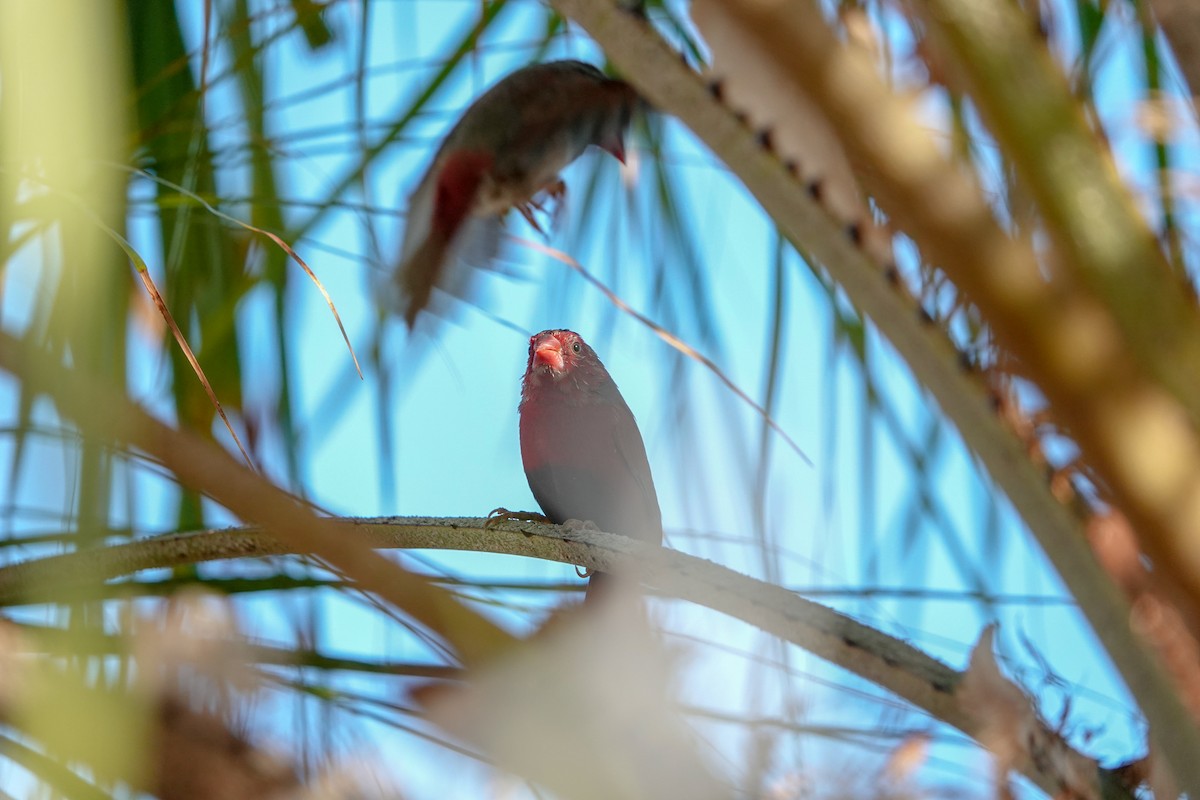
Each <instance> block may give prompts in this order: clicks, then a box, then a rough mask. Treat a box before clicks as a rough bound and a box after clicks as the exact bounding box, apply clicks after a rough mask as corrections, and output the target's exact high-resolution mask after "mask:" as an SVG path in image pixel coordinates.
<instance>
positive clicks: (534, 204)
mask: <svg viewBox="0 0 1200 800" xmlns="http://www.w3.org/2000/svg"><path fill="white" fill-rule="evenodd" d="M538 194H539V195H541V194H544V195H545V198H544V199H541V200H539V199H537V198H536V197H533V198H530V199H529V200H527V201H525V202H524V203H520V204H519V205H517V211H519V212H520V213H521V216H522V217H524V218H525V221H526V222H528V223H529V226H530V227H531V228H533V229H534V230H535V231H537V232H538V233H539V234H541V236H542V237H543V238H548V237H547V235H546V231H545V229H544V228H542V224H541V223H540V222H538V221H537V218H536V217H535V216H534V215H533V213H534V212H535V211H537V212H539V213H543V214H545V213H547V212H546V206H547V204H548V203H550V202H551V201H553V203H554V211H553V212H550V224H551V226H552V227H553V226H557V225H558V218H559V212H560V211H561V210H562V199H563V198H564V197H566V195H567V185H566V184H565V183H563V181H562V178H555V179H554V180H553V181H551V182H550V183H548V184H546V185H545V186H543V187H542V188H541V190H540V191H539V193H538Z"/></svg>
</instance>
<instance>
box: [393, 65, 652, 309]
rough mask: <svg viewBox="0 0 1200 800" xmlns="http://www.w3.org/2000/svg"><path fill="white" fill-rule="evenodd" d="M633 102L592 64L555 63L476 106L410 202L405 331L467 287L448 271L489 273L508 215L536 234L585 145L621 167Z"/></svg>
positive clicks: (401, 277) (523, 75) (521, 76)
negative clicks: (537, 214) (544, 200)
mask: <svg viewBox="0 0 1200 800" xmlns="http://www.w3.org/2000/svg"><path fill="white" fill-rule="evenodd" d="M636 100H637V95H636V93H635V92H634V90H633V89H632V87H630V86H629V84H627V83H625V82H623V81H619V80H616V79H613V78H608V77H605V75H604V74H603V73H601V72H600V70H598V69H596V68H595V67H593V66H592V65H590V64H585V63H583V62H582V61H551V62H549V63H546V64H534V65H532V66H529V67H525V68H523V69H519V70H517V71H516V72H514V73H512V74H511V75H509V76H508V77H506V78H504V79H503V80H501V81H500V82H499V83H497V84H496V85H495V86H493V87H492V88H491V89H489V90H488V91H487V92H486V93H484V94H483V95H482V96H481V97H480V98H479V99H477V100H476V101H475V102H474V103H472V104H471V106H470V107H469V108H467V110H466V112H465V113H464V114H463V116H462V118H461V119H460V120H459V121H458V123H457V124H455V126H454V127H453V128H452V129H451V130H450V133H449V134H448V135H447V136H446V139H445V141H444V142H442V146H441V147H440V148H439V149H438V152H437V155H436V156H434V159H433V163H432V164H431V165H430V167H429V169H428V171H426V173H425V175H424V177H423V178H422V179H421V182H420V184H418V186H417V189H416V191H415V192H413V194H412V196H411V197H410V198H409V204H408V220H407V223H406V227H405V231H404V244H403V246H402V248H401V263H400V266H399V267H398V269H397V272H396V280H397V281H398V283H399V290H400V293H401V295H402V297H401V300H400V304H401V306H402V313H403V315H404V319H405V321H406V322H407V323H408V327H409V328H412V326H413V322H414V320H415V319H416V316H417V314H418V312H420V311H421V309H423V308H425V306H426V305H427V304H428V302H429V297H430V293H431V292H432V290H433V287H434V286H439V287H440V288H443V289H446V290H447V291H450V292H452V293H455V294H460V293H461V289H462V284H463V283H464V282H465V280H466V278H465V275H464V274H462V268H461V266H460V265H458V264H455V263H454V262H456V261H458V260H466V261H467V262H468V263H470V264H471V265H474V266H486V265H487V263H488V262H489V261H490V260H491V259H492V258H493V257H494V256H495V254H496V252H497V250H498V249H499V238H500V237H499V225H498V223H499V221H500V219H501V218H502V217H503V216H504V214H505V213H506V212H507V211H508V210H509V209H510V208H514V207H515V208H516V209H517V210H518V211H520V212H521V214H522V216H524V217H525V219H527V220H528V221H529V223H530V224H531V225H533V226H534V227H535V228H537V229H538V231H539V232H540V231H541V227H540V226H539V225H538V224H537V222H536V220H535V219H534V217H533V211H534V210H535V209H536V210H541V208H542V206H541V203H540V202H539V200H538V199H537V196H538V195H539V194H542V193H545V194H547V195H549V196H551V197H555V198H558V197H559V196H561V195H562V193H563V192H564V186H563V183H562V181H561V180H560V179H559V177H558V173H559V171H560V170H562V169H563V168H565V167H566V166H567V165H568V164H570V163H571V162H572V161H574V160H575V159H576V158H577V157H578V156H579V155H580V154H581V153H583V151H584V150H585V149H587V147H588V145H596V146H597V147H599V148H601V149H603V150H606V151H608V152H609V153H611V154H612V155H613V156H615V157H616V158H617V159H618V160H619V161H621V163H624V162H625V142H624V134H625V129H626V128H627V127H628V126H629V120H630V117H631V115H632V113H633V108H634V105H635V104H636ZM473 222H486V223H487V224H472V223H473ZM456 272H457V273H459V274H454V273H456Z"/></svg>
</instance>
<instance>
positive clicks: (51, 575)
mask: <svg viewBox="0 0 1200 800" xmlns="http://www.w3.org/2000/svg"><path fill="white" fill-rule="evenodd" d="M326 521H327V522H328V524H329V526H330V528H331V529H332V530H337V531H339V533H340V535H341V536H342V537H343V538H344V539H345V540H353V541H356V542H358V543H360V544H366V545H368V546H370V547H373V548H403V549H437V550H466V551H473V552H488V553H503V554H509V555H519V556H528V557H533V558H540V559H545V560H550V561H557V562H561V563H565V564H579V565H582V566H585V567H589V568H593V569H599V570H602V571H606V572H615V573H621V574H626V575H630V576H632V577H636V578H637V579H638V580H640V581H641V582H642V583H644V584H645V585H647V586H649V587H651V588H652V589H654V590H655V591H656V592H657V593H659V594H661V595H663V596H667V597H674V598H679V599H681V600H686V601H689V602H693V603H696V604H698V605H702V606H705V607H707V608H710V609H712V610H714V611H717V612H720V613H722V614H726V615H728V616H730V617H732V618H734V619H737V620H741V621H743V622H745V623H747V624H749V625H753V626H755V627H757V628H758V629H760V630H762V631H764V632H767V633H770V634H772V635H774V636H777V637H779V638H780V639H782V640H784V641H787V642H790V643H792V644H794V645H796V646H797V647H800V648H803V649H804V650H806V651H808V652H810V653H812V654H813V655H816V656H818V657H820V658H822V659H824V660H826V661H828V662H830V663H832V664H835V665H837V666H839V667H841V668H843V669H845V670H847V671H848V672H850V673H852V674H854V675H857V676H858V677H860V678H863V679H864V680H867V681H870V682H872V683H874V684H876V685H878V686H880V687H881V688H883V689H886V690H887V691H890V692H892V693H893V694H895V695H897V696H899V697H901V698H903V699H904V700H906V701H908V702H909V703H911V704H912V705H914V706H915V707H917V708H919V709H921V710H923V711H925V712H926V713H928V714H929V715H930V716H932V717H934V718H935V719H938V720H940V721H942V722H944V723H946V724H948V725H950V726H952V727H954V728H957V729H958V730H960V731H962V732H963V733H965V734H967V735H968V736H972V737H976V738H977V737H978V736H979V734H980V732H981V731H982V730H983V729H984V727H985V725H986V723H987V720H984V719H978V718H977V717H976V716H975V715H973V714H972V712H971V709H970V708H966V707H964V706H963V705H962V703H960V702H959V699H958V696H957V694H956V690H957V687H958V685H959V683H960V682H961V680H962V673H960V672H958V671H956V670H954V669H951V668H950V667H948V666H946V665H945V664H943V663H941V662H940V661H938V660H936V659H934V658H932V657H931V656H929V655H927V654H926V653H924V652H923V651H921V650H918V649H917V648H915V647H913V646H912V645H910V644H908V643H906V642H903V641H901V640H899V639H896V638H895V637H892V636H889V635H888V634H886V633H883V632H882V631H878V630H876V629H874V628H871V627H870V626H867V625H864V624H862V623H860V622H858V621H856V620H854V619H852V618H850V617H848V616H846V615H844V614H841V613H839V612H837V611H834V610H833V609H830V608H828V607H826V606H823V605H820V604H818V603H814V602H811V601H809V600H806V599H804V598H802V597H800V596H798V595H796V594H794V593H792V592H790V591H788V590H787V589H784V588H782V587H779V586H775V585H773V584H770V583H765V582H763V581H760V580H757V579H755V578H751V577H749V576H747V575H743V574H741V573H738V572H735V571H733V570H731V569H728V568H726V567H723V566H720V565H719V564H714V563H712V562H710V561H706V560H704V559H701V558H697V557H695V556H691V555H688V554H686V553H681V552H678V551H674V550H667V549H664V548H661V547H655V546H652V545H649V544H646V543H644V542H639V541H636V540H634V539H631V538H629V537H625V536H618V535H614V534H609V533H600V532H592V531H583V530H566V529H563V528H560V527H559V526H555V525H543V524H539V523H531V522H521V523H517V522H502V523H498V524H496V525H493V526H492V527H488V528H485V527H484V520H482V519H473V518H462V517H455V518H431V517H378V518H367V519H328V520H326ZM299 554H301V551H298V550H296V549H295V548H294V547H290V546H288V545H286V544H285V543H283V542H282V541H280V540H279V539H276V538H272V537H271V536H268V535H267V534H266V533H264V532H263V530H262V529H261V528H256V527H246V528H226V529H221V530H211V531H200V532H195V533H183V534H171V535H167V536H157V537H153V538H147V539H139V540H136V541H132V542H127V543H122V544H117V545H111V546H108V547H101V548H96V549H93V550H82V551H78V552H73V553H64V554H61V555H55V556H48V557H46V558H41V559H36V560H32V561H27V562H23V563H18V564H11V565H8V566H4V567H0V602H13V601H15V600H17V599H19V598H21V597H22V595H24V594H26V593H31V592H32V593H37V594H38V595H40V596H45V593H46V590H47V587H53V591H54V592H55V593H56V594H59V595H60V596H61V597H65V598H70V597H71V592H72V590H73V589H76V588H82V587H87V586H89V585H94V584H95V583H96V582H98V581H105V580H111V579H114V578H118V577H123V576H129V575H133V574H134V573H137V572H140V571H142V570H147V569H162V568H169V567H176V566H182V565H186V564H197V563H202V562H208V561H217V560H227V559H238V558H246V557H267V556H283V555H299ZM1042 725H1043V728H1044V729H1045V732H1046V734H1047V737H1051V738H1053V737H1055V736H1056V734H1055V732H1054V731H1053V729H1051V728H1049V727H1048V726H1045V723H1042ZM1071 753H1072V754H1071V758H1072V759H1075V766H1076V771H1081V770H1082V771H1083V772H1085V773H1089V774H1095V775H1096V780H1097V785H1098V787H1100V789H1101V790H1102V791H1103V794H1104V796H1106V797H1122V796H1127V795H1128V792H1126V791H1125V790H1124V789H1123V788H1122V787H1121V784H1120V783H1119V781H1117V780H1116V779H1115V777H1114V776H1113V775H1112V774H1111V772H1109V771H1108V770H1102V769H1100V768H1099V767H1098V766H1097V764H1096V762H1095V761H1094V760H1092V759H1090V758H1088V757H1087V756H1084V755H1083V754H1081V753H1078V752H1076V751H1071ZM1035 761H1036V759H1035ZM1026 774H1027V775H1028V777H1029V778H1030V779H1031V780H1033V781H1034V782H1035V783H1036V784H1037V785H1038V786H1040V787H1041V788H1042V789H1043V790H1045V791H1046V792H1048V793H1050V794H1055V793H1057V792H1058V791H1059V789H1060V788H1062V786H1063V784H1062V781H1061V778H1060V776H1058V775H1056V774H1054V773H1053V772H1050V771H1042V770H1041V769H1040V768H1039V767H1038V766H1037V765H1036V764H1033V765H1027V766H1026Z"/></svg>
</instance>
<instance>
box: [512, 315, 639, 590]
mask: <svg viewBox="0 0 1200 800" xmlns="http://www.w3.org/2000/svg"><path fill="white" fill-rule="evenodd" d="M519 411H520V417H521V420H520V429H521V461H522V463H523V465H524V467H525V477H526V478H527V479H528V480H529V488H530V489H532V490H533V496H534V498H535V499H536V500H537V502H538V505H539V506H541V508H542V511H543V512H545V514H546V516H547V517H549V519H550V521H551V522H554V523H556V524H560V525H561V524H562V523H564V522H567V521H568V520H579V521H583V522H593V523H595V525H596V527H598V528H599V529H600V530H602V531H606V532H609V533H620V534H625V535H626V536H633V537H635V538H638V539H642V540H645V541H648V542H654V543H656V544H657V543H660V542H662V535H663V530H662V512H661V511H660V510H659V507H658V495H657V494H656V493H655V491H654V479H653V478H652V477H651V475H650V463H649V461H647V459H646V446H645V445H644V444H643V443H642V435H641V433H640V432H639V431H638V426H637V422H636V421H635V420H634V418H633V412H631V411H630V410H629V406H627V405H626V404H625V400H624V398H622V397H621V392H620V391H619V390H618V389H617V384H616V383H615V382H614V381H613V379H612V376H611V375H609V374H608V370H606V369H605V368H604V365H603V364H601V363H600V359H599V358H598V357H597V356H596V353H595V351H594V350H592V348H591V347H589V346H588V344H587V343H586V342H585V341H583V339H581V338H580V337H579V334H577V333H575V332H573V331H567V330H550V331H542V332H541V333H538V334H535V335H533V336H531V337H530V339H529V363H528V365H527V366H526V368H525V378H524V380H523V381H522V384H521V404H520V406H519ZM607 577H608V576H605V575H603V574H601V573H595V574H593V575H592V579H591V583H590V584H589V585H588V592H587V597H588V598H589V599H590V598H593V597H594V596H595V595H596V593H597V591H598V590H599V589H600V586H601V585H602V584H603V582H604V581H605V579H606V578H607Z"/></svg>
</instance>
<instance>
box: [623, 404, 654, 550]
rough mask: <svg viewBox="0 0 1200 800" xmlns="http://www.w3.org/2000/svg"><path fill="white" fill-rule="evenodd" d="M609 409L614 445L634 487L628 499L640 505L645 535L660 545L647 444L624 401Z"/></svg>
mask: <svg viewBox="0 0 1200 800" xmlns="http://www.w3.org/2000/svg"><path fill="white" fill-rule="evenodd" d="M612 408H613V414H614V415H615V416H616V417H617V419H615V420H614V422H613V425H612V426H611V427H612V432H613V446H614V447H615V448H616V450H617V455H618V457H619V458H620V459H621V461H622V462H623V463H624V464H625V467H626V469H627V470H628V474H629V475H630V477H631V478H632V479H633V484H634V486H635V487H636V488H637V496H636V497H632V498H629V499H630V501H631V502H634V501H636V502H639V503H640V505H641V513H640V514H638V515H637V516H638V518H639V519H641V520H644V521H645V523H646V525H645V527H644V528H643V530H645V533H646V535H647V536H648V537H650V538H652V539H657V541H658V542H661V541H662V509H661V508H659V505H658V493H657V492H656V491H655V490H654V478H653V476H652V475H651V473H650V460H649V459H648V458H647V457H646V445H645V443H644V442H643V441H642V435H641V433H640V432H639V431H638V427H637V421H636V420H635V419H634V416H633V412H632V411H630V410H629V406H628V405H626V404H625V402H624V400H622V401H621V403H620V405H614V406H612Z"/></svg>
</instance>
